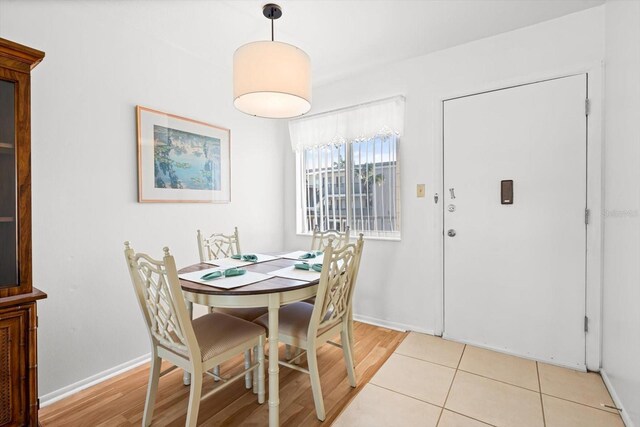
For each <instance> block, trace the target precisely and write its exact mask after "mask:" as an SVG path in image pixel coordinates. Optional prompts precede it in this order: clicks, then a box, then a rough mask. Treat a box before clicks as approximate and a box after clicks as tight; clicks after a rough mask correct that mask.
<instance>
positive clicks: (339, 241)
mask: <svg viewBox="0 0 640 427" xmlns="http://www.w3.org/2000/svg"><path fill="white" fill-rule="evenodd" d="M349 232H350V231H349V226H347V227H346V228H345V230H344V232H340V231H337V230H325V231H320V229H319V228H318V227H316V228H314V230H313V235H312V237H311V250H312V251H324V250H325V249H326V248H327V246H328V245H329V242H330V241H331V242H332V243H331V245H332V246H333V247H334V248H335V249H338V248H340V247H342V246H344V245H346V244H347V243H349Z"/></svg>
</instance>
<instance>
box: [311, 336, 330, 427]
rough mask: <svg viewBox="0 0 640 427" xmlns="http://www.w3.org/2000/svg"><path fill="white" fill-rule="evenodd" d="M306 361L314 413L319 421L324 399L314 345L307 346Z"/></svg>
mask: <svg viewBox="0 0 640 427" xmlns="http://www.w3.org/2000/svg"><path fill="white" fill-rule="evenodd" d="M307 363H308V364H309V376H310V377H311V391H312V392H313V403H315V405H316V415H317V416H318V419H319V420H320V421H324V419H325V417H326V415H325V412H324V401H323V400H322V388H321V387H320V372H319V371H318V356H317V355H316V348H315V346H314V345H311V346H309V348H307Z"/></svg>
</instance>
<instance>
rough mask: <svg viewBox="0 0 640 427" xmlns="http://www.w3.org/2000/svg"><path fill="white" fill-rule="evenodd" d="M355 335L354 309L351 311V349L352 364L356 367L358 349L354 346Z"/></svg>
mask: <svg viewBox="0 0 640 427" xmlns="http://www.w3.org/2000/svg"><path fill="white" fill-rule="evenodd" d="M354 337H355V335H354V333H353V309H351V310H350V311H349V346H350V347H351V364H353V366H356V348H355V344H354Z"/></svg>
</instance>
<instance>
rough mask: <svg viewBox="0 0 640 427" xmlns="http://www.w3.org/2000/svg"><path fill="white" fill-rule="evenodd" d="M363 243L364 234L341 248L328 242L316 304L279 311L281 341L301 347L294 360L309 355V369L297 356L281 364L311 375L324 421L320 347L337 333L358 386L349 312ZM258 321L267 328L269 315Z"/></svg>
mask: <svg viewBox="0 0 640 427" xmlns="http://www.w3.org/2000/svg"><path fill="white" fill-rule="evenodd" d="M330 243H331V242H330ZM363 245H364V240H363V237H362V234H361V235H360V238H359V239H358V240H357V242H356V243H355V244H347V245H344V246H342V248H340V249H334V248H333V246H332V245H330V244H329V245H327V249H326V250H325V255H324V262H323V264H322V272H321V273H320V283H319V284H318V293H317V295H316V302H315V304H314V305H311V304H308V303H306V302H297V303H293V304H289V305H286V306H284V307H282V308H280V310H279V324H278V338H279V340H280V342H282V343H284V344H288V345H291V346H293V347H297V348H299V349H302V352H299V353H298V354H296V356H295V357H294V359H299V358H300V357H302V355H304V354H306V355H307V362H308V366H309V369H305V368H302V367H301V366H299V365H294V364H293V363H292V362H294V359H289V360H286V361H280V364H281V365H283V366H287V367H289V368H291V369H295V370H298V371H302V372H305V373H307V374H309V375H310V377H311V389H312V392H313V400H314V403H315V407H316V415H317V417H318V419H319V420H321V421H324V419H325V416H326V414H325V410H324V401H323V398H322V390H321V387H320V373H319V371H318V357H317V350H318V347H320V346H321V345H323V344H325V343H327V342H330V340H331V339H332V338H334V337H335V336H336V335H338V334H339V335H340V347H342V351H343V353H344V361H345V365H346V368H347V375H348V378H349V384H350V385H351V387H355V386H356V375H355V366H354V364H353V357H352V348H351V340H350V339H349V313H350V312H351V304H352V299H353V291H354V285H355V282H356V278H357V276H358V269H359V267H360V258H361V256H362V248H363ZM255 322H256V323H257V324H259V325H261V326H263V327H265V328H268V326H269V317H268V314H267V315H263V316H261V317H259V318H258V319H256V320H255Z"/></svg>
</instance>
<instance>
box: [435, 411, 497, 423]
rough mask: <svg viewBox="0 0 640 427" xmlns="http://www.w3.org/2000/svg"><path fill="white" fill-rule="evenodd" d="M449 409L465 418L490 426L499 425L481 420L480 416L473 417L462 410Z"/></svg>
mask: <svg viewBox="0 0 640 427" xmlns="http://www.w3.org/2000/svg"><path fill="white" fill-rule="evenodd" d="M447 411H449V412H453V413H454V414H458V415H460V416H461V417H465V418H469V419H470V420H474V421H477V422H479V423H481V424H484V425H488V426H491V427H497V426H496V425H495V424H491V423H488V422H486V421H482V420H479V419H478V418H473V417H472V416H470V415H465V414H463V413H461V412H458V411H454V410H453V409H447ZM443 412H444V410H443Z"/></svg>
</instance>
